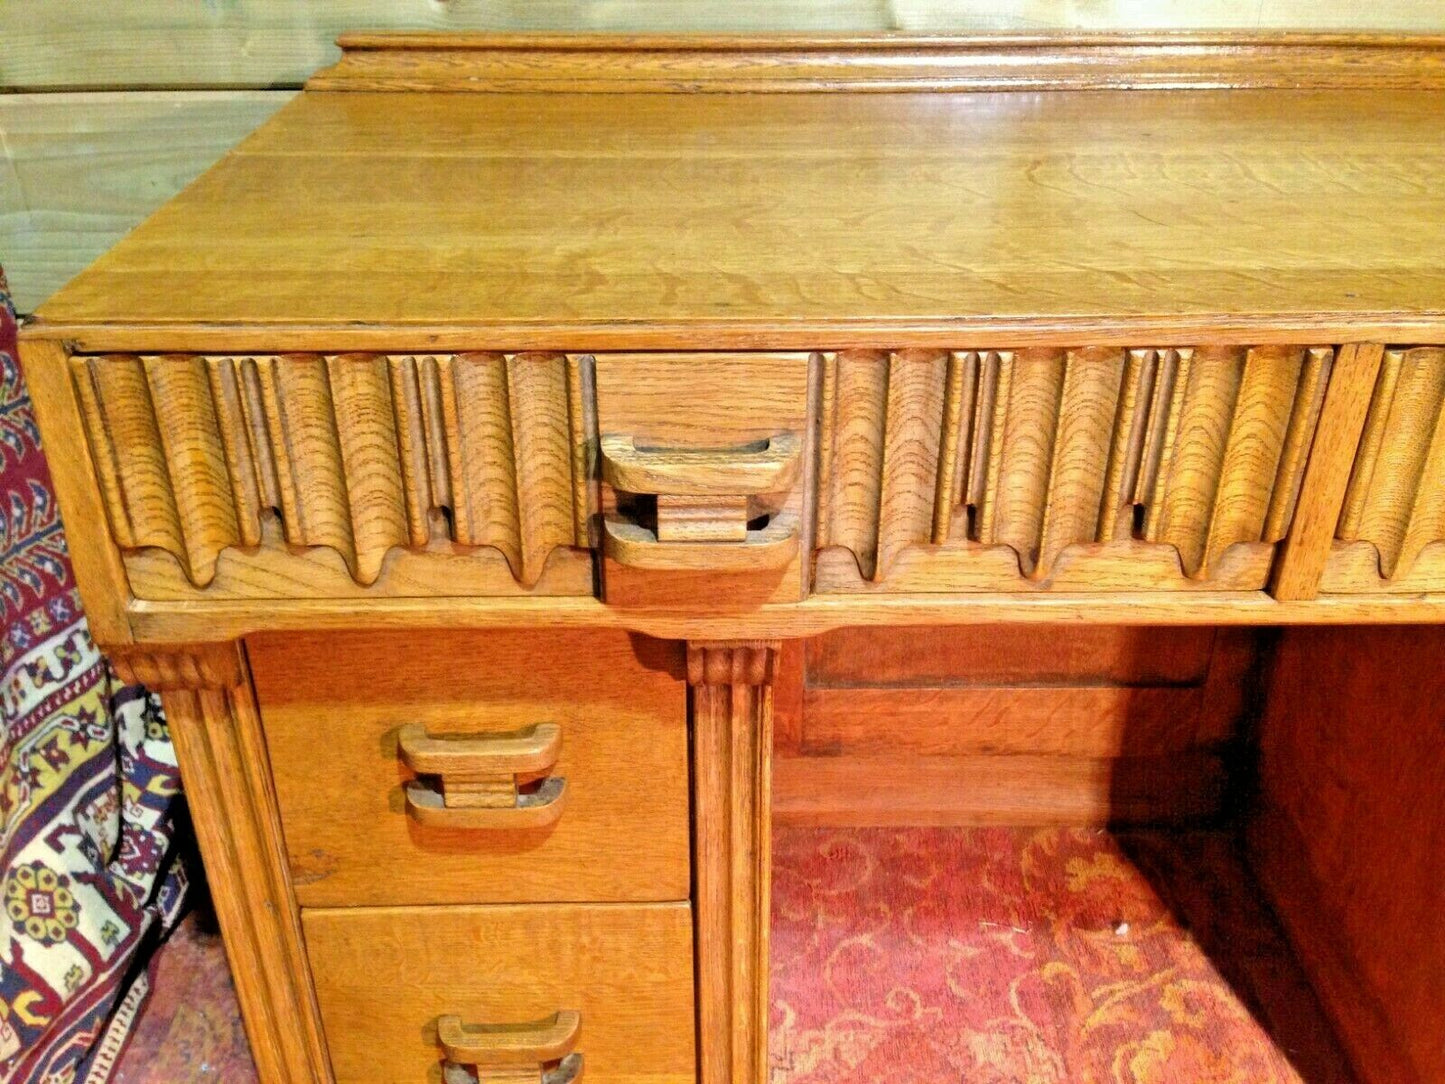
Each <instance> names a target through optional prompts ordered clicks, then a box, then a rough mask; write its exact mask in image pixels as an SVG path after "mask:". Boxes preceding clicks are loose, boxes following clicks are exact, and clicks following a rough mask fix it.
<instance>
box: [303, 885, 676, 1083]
mask: <svg viewBox="0 0 1445 1084" xmlns="http://www.w3.org/2000/svg"><path fill="white" fill-rule="evenodd" d="M302 921H303V924H304V926H305V930H306V946H307V951H308V953H309V954H310V958H311V965H312V968H313V969H314V971H315V974H316V982H317V999H318V1001H319V1002H320V1005H321V1014H322V1018H323V1019H324V1021H325V1023H326V1038H327V1043H328V1045H329V1046H330V1048H331V1055H332V1060H333V1063H334V1065H335V1070H336V1082H337V1084H374V1082H376V1081H387V1082H392V1081H395V1082H397V1084H402V1082H411V1081H418V1082H420V1081H428V1080H432V1081H437V1080H440V1079H441V1074H440V1069H441V1060H442V1049H441V1045H440V1042H439V1036H438V1034H437V1021H438V1019H439V1018H440V1017H443V1016H453V1015H455V1016H460V1017H461V1018H462V1020H463V1021H464V1022H465V1023H468V1024H522V1023H529V1022H532V1021H536V1020H540V1019H543V1018H546V1017H549V1016H551V1015H552V1014H554V1013H556V1012H558V1011H559V1010H570V1011H574V1012H577V1013H579V1014H580V1015H581V1017H582V1030H581V1034H580V1035H579V1036H578V1041H577V1052H578V1053H579V1054H581V1055H582V1056H583V1058H584V1059H585V1065H586V1074H585V1076H584V1077H583V1080H584V1081H604V1082H606V1084H692V1082H693V1081H695V1080H696V1076H697V1056H696V1053H695V1051H696V1043H695V1040H694V1035H693V1019H694V1018H693V966H692V913H691V909H690V908H689V907H688V905H687V904H686V903H665V904H626V905H621V904H611V905H609V904H529V905H515V906H492V907H416V908H354V909H340V910H332V909H324V908H323V909H315V910H311V909H308V910H307V911H305V912H304V913H303V915H302ZM536 1078H537V1074H536V1073H535V1071H534V1073H533V1079H536ZM482 1079H484V1080H491V1079H492V1077H491V1076H490V1075H488V1074H487V1073H485V1072H484V1073H483V1076H482Z"/></svg>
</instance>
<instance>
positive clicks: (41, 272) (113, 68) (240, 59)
mask: <svg viewBox="0 0 1445 1084" xmlns="http://www.w3.org/2000/svg"><path fill="white" fill-rule="evenodd" d="M1004 8H1006V9H1007V10H1006V11H1003V10H1001V9H1004ZM1131 27H1133V28H1151V29H1158V28H1171V27H1174V28H1220V27H1238V28H1246V29H1250V28H1260V27H1271V28H1272V27H1296V28H1313V29H1333V28H1341V29H1391V30H1402V31H1406V30H1414V31H1427V30H1439V29H1445V4H1441V3H1440V2H1439V0H1377V2H1376V3H1373V4H1368V5H1367V4H1360V3H1358V2H1357V0H1020V2H1018V3H1015V4H1011V5H1001V4H999V3H997V0H728V2H727V3H717V2H716V0H308V2H306V3H297V2H296V0H208V2H205V3H202V2H200V0H125V3H123V4H107V3H95V2H94V0H11V2H8V3H6V2H0V42H3V43H4V44H3V49H0V151H3V161H0V265H3V266H5V267H6V269H7V271H8V272H9V275H10V279H11V285H12V287H13V289H14V291H15V298H16V302H17V304H18V305H19V307H20V309H21V310H22V311H29V310H31V309H33V308H35V307H36V306H37V305H39V304H40V302H42V301H43V300H44V299H45V298H46V297H48V296H49V295H50V294H51V293H52V292H54V290H55V289H56V288H57V287H59V286H60V285H61V284H62V283H63V282H65V280H66V279H68V278H69V277H70V276H72V275H74V274H75V273H76V272H77V271H79V270H80V269H81V268H82V267H84V266H85V265H86V264H87V263H89V262H90V261H91V260H93V259H94V258H95V257H96V256H98V255H100V253H102V252H104V251H105V249H106V248H108V247H109V246H110V245H111V244H113V243H114V242H115V241H116V240H117V239H118V238H119V237H120V236H121V235H122V234H124V233H125V232H126V231H127V230H129V229H130V228H131V227H132V226H133V225H135V224H136V223H137V222H139V221H140V220H141V219H142V218H144V217H145V216H146V215H147V214H149V213H150V212H151V211H152V210H154V209H155V208H156V207H158V206H159V205H160V204H161V203H163V202H165V200H166V199H168V198H169V197H170V196H171V195H173V194H174V193H175V192H177V191H179V189H180V188H181V187H182V186H183V185H185V184H186V183H187V182H189V181H190V180H191V179H193V178H194V177H195V176H197V175H198V174H199V173H200V172H201V171H202V170H204V169H205V168H206V167H207V166H208V165H209V164H210V163H211V162H213V161H215V160H216V158H218V157H219V156H220V155H221V154H222V153H224V151H225V150H226V149H227V148H228V147H231V146H233V145H234V144H235V143H237V142H238V141H239V140H240V139H241V138H242V137H243V136H244V135H245V134H246V133H247V132H249V131H250V130H251V129H253V128H254V127H256V125H258V124H260V123H261V121H263V120H264V119H265V118H266V117H268V116H270V115H271V113H273V112H274V111H275V110H276V109H278V108H279V107H280V106H281V105H282V104H283V103H284V102H285V101H286V100H287V98H288V97H289V96H290V95H291V94H293V93H294V92H295V90H296V88H298V87H299V86H300V85H301V82H302V81H303V80H304V79H305V78H306V76H307V75H309V74H310V73H311V72H313V71H315V70H316V69H317V68H319V67H321V66H323V65H325V64H327V63H330V62H331V61H332V60H333V59H335V56H336V51H335V48H334V46H333V45H332V42H333V40H334V39H335V37H336V35H337V34H338V33H340V32H341V31H343V30H350V29H363V28H411V29H430V30H445V29H493V30H588V31H605V30H689V31H709V30H713V31H719V30H732V31H736V30H766V29H773V30H859V31H861V30H887V29H904V30H979V29H1004V30H1009V29H1014V30H1017V29H1038V28H1072V29H1118V28H1131Z"/></svg>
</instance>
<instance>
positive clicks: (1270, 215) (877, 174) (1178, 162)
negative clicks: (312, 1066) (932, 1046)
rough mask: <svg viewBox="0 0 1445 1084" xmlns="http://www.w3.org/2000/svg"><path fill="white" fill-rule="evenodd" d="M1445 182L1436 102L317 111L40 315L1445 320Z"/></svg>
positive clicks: (1019, 94) (1259, 96)
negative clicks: (1442, 315) (1387, 316)
mask: <svg viewBox="0 0 1445 1084" xmlns="http://www.w3.org/2000/svg"><path fill="white" fill-rule="evenodd" d="M1442 178H1445V92H1442V91H1440V90H1435V89H1415V90H1409V89H1395V90H1389V89H1386V90H1380V89H1372V90H1362V89H1316V90H1240V89H1232V90H1146V91H1138V90H1054V91H1018V90H1015V91H1007V92H982V93H977V92H975V93H941V92H907V93H889V94H865V93H846V92H840V93H801V94H800V93H788V94H784V93H732V94H683V93H668V94H657V93H651V94H638V93H607V94H599V93H590V94H589V93H556V92H550V93H441V92H423V93H403V92H364V91H348V92H340V91H326V90H310V91H307V92H306V93H303V94H302V95H301V96H300V97H299V98H298V99H297V100H296V101H295V102H293V103H291V104H290V105H289V106H288V107H286V108H285V109H283V110H282V111H281V113H279V114H278V115H277V116H276V117H275V118H273V119H272V120H271V121H270V122H269V123H267V124H266V125H265V126H264V127H263V128H262V129H261V130H259V131H258V132H256V133H255V134H254V135H253V136H251V137H250V138H249V139H248V140H247V141H246V142H245V143H244V144H242V145H241V146H240V147H239V148H237V149H236V150H235V151H233V152H232V153H231V154H229V155H227V156H226V157H225V158H224V159H223V160H222V161H221V162H220V163H219V164H218V165H217V166H215V167H214V168H213V169H212V170H211V171H210V172H209V173H207V174H206V175H205V176H203V177H202V178H201V179H200V180H199V181H198V182H196V183H195V184H194V185H192V186H191V187H190V188H189V189H188V190H186V191H185V192H184V193H183V194H182V195H181V196H179V197H178V198H177V199H175V200H174V201H172V202H171V203H170V204H168V205H167V206H166V207H165V208H163V209H162V210H161V211H160V212H159V213H158V214H156V215H155V216H154V217H153V218H151V219H150V220H149V221H147V222H146V223H145V224H143V225H142V226H141V227H139V228H138V229H137V230H135V231H134V232H133V233H132V234H131V235H130V236H129V237H127V238H126V239H125V240H124V241H122V242H121V243H120V244H119V245H117V246H116V247H115V248H114V249H113V250H112V251H111V252H110V253H109V254H108V255H106V256H105V257H104V258H102V259H101V260H100V261H99V262H98V263H97V264H95V265H94V266H93V267H92V268H91V269H90V270H88V271H86V272H85V273H83V274H82V275H81V276H80V277H79V278H78V279H76V280H75V281H74V282H73V283H72V284H71V285H70V286H68V287H67V288H65V289H64V290H62V291H61V292H60V293H59V294H58V295H57V296H56V297H55V298H54V299H53V300H52V301H51V302H50V303H49V304H48V305H46V306H45V307H44V308H43V309H42V310H41V313H42V317H43V319H44V320H45V321H48V322H49V323H51V324H53V325H87V324H129V325H177V324H186V325H231V326H238V325H243V326H251V327H260V328H264V327H267V326H273V325H285V326H288V327H293V328H294V327H312V328H318V327H319V328H322V329H324V328H327V327H337V326H342V327H348V328H353V329H354V328H357V327H398V328H427V327H434V328H457V327H466V328H476V329H480V330H491V331H494V332H495V333H496V334H497V335H498V336H501V337H505V335H506V334H507V333H508V332H509V331H511V330H516V329H532V330H533V331H535V330H536V329H544V330H545V329H549V328H553V329H563V330H566V329H573V330H576V329H579V328H585V327H606V328H614V329H615V328H628V327H638V326H653V327H671V328H679V329H683V331H685V332H691V333H693V334H697V333H702V332H707V331H709V330H723V331H729V332H732V333H735V334H736V335H747V334H751V333H754V332H756V333H757V335H758V338H757V340H756V341H757V342H758V343H760V344H761V343H765V342H766V341H767V338H768V333H769V332H770V331H774V330H776V329H779V328H792V329H795V330H796V329H806V330H810V331H811V330H818V331H819V332H820V333H822V334H824V335H825V338H826V333H827V332H828V331H829V330H830V329H831V330H836V329H840V328H853V329H862V330H882V331H889V332H901V333H906V332H907V331H909V330H910V329H919V328H932V329H934V330H935V331H936V330H940V329H942V330H947V329H949V328H964V329H967V328H970V327H971V328H974V329H977V328H979V327H981V326H984V325H999V326H1004V325H1008V326H1027V325H1038V326H1045V325H1050V324H1059V323H1068V322H1069V321H1075V322H1077V323H1079V324H1080V325H1081V326H1088V324H1089V322H1091V321H1104V320H1116V321H1117V320H1122V321H1124V322H1126V323H1128V322H1131V321H1132V322H1135V323H1137V324H1139V325H1144V324H1149V323H1152V324H1154V325H1155V326H1158V327H1161V328H1167V327H1170V326H1174V325H1179V324H1182V325H1188V326H1198V327H1207V326H1208V325H1209V323H1210V321H1218V322H1220V323H1221V324H1224V323H1227V322H1228V321H1229V320H1230V319H1231V318H1232V317H1235V316H1237V315H1238V314H1241V313H1249V314H1252V315H1253V316H1255V317H1257V318H1258V319H1262V320H1277V321H1280V322H1281V323H1284V324H1289V325H1293V326H1296V327H1300V328H1307V327H1309V326H1311V324H1312V322H1315V321H1323V323H1325V324H1328V322H1329V319H1328V318H1334V319H1335V320H1336V322H1337V323H1338V322H1340V321H1349V320H1353V319H1359V320H1364V321H1368V320H1370V319H1372V318H1375V317H1378V316H1380V315H1381V314H1394V315H1398V316H1402V317H1405V318H1425V319H1433V318H1435V317H1438V316H1439V314H1440V313H1441V311H1442V310H1445V260H1442V258H1441V254H1442V253H1445V183H1442ZM564 337H565V336H564ZM684 337H685V336H684ZM817 345H819V346H825V345H828V344H827V342H826V341H823V342H819V343H818V344H817Z"/></svg>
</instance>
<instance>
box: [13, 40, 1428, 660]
mask: <svg viewBox="0 0 1445 1084" xmlns="http://www.w3.org/2000/svg"><path fill="white" fill-rule="evenodd" d="M344 44H345V45H346V50H345V53H344V55H343V59H342V61H341V62H340V63H339V64H338V65H336V66H335V67H334V68H332V69H329V70H328V71H326V72H323V73H320V74H319V75H318V76H317V77H316V78H315V79H313V80H312V82H311V83H310V84H309V87H308V90H307V91H306V92H305V93H304V94H303V95H301V97H300V98H299V99H298V100H297V101H295V102H293V103H292V104H291V105H290V106H288V107H287V108H286V109H284V110H283V111H282V112H281V113H279V114H278V115H277V116H276V117H274V118H273V119H272V120H271V121H270V122H269V123H268V124H267V125H266V126H264V127H263V128H262V129H261V130H259V131H258V132H257V133H255V134H254V135H253V136H252V137H251V138H250V139H249V140H248V141H247V142H246V143H245V144H244V145H243V146H241V147H240V148H238V149H237V150H236V151H234V152H233V153H232V154H230V155H228V156H227V157H226V158H225V159H224V160H223V161H222V162H221V163H220V164H218V165H217V167H216V168H215V169H213V170H212V171H211V172H210V173H208V174H207V175H206V176H205V177H203V178H202V179H201V180H200V181H198V182H197V183H196V184H195V185H194V186H193V187H192V188H190V189H189V190H188V191H187V192H185V193H184V194H183V195H181V196H180V197H179V198H178V199H176V200H175V201H173V202H172V203H171V204H169V205H167V207H165V208H164V209H163V210H162V211H161V212H160V213H158V214H157V215H156V216H155V217H154V218H152V219H151V220H150V221H149V222H147V223H146V224H144V225H143V226H141V227H140V228H139V229H138V230H137V231H136V232H135V233H134V234H132V235H131V236H130V237H129V238H128V239H126V240H125V241H124V242H122V243H121V244H120V245H119V246H117V247H116V248H115V249H114V250H113V251H112V252H111V253H110V254H109V255H107V256H106V257H104V258H103V259H102V260H100V261H99V262H98V263H97V264H96V265H94V267H92V268H91V269H90V270H89V271H87V272H86V273H85V274H83V275H82V276H80V278H78V279H77V280H76V281H75V282H74V283H73V284H72V285H71V286H70V287H68V288H67V289H65V290H64V291H62V292H61V293H60V294H59V295H58V296H57V297H56V298H55V299H54V300H53V301H52V302H51V303H50V304H49V305H47V306H46V307H45V308H44V309H43V310H42V314H41V318H40V319H39V320H38V321H37V322H36V323H34V324H33V325H31V326H29V327H27V328H26V329H24V332H23V334H22V349H23V354H24V361H25V366H26V372H27V379H28V380H29V383H30V387H31V390H32V393H33V395H34V398H35V403H36V409H37V413H38V416H39V418H40V424H41V425H42V427H43V428H44V430H45V432H46V439H47V441H49V442H50V443H51V445H52V446H53V447H67V446H68V447H72V448H81V447H86V448H88V449H89V450H90V452H91V455H90V456H89V457H86V456H79V455H76V456H70V457H60V456H58V457H55V458H54V461H53V464H52V465H53V468H54V470H55V476H56V486H57V490H58V492H59V494H60V501H61V504H62V507H63V508H64V510H65V515H66V517H67V520H68V521H69V522H70V523H71V524H72V525H83V526H80V527H77V528H76V529H75V530H73V531H72V533H71V543H72V549H73V552H74V554H75V563H76V568H77V573H78V579H79V581H80V584H81V589H82V591H83V593H84V595H85V600H86V605H87V608H88V610H89V612H90V615H91V620H92V625H93V627H94V628H95V629H96V630H97V638H98V639H99V640H101V641H102V642H105V643H107V644H124V643H156V642H171V643H185V642H190V641H197V640H210V639H215V638H224V637H227V636H241V635H249V634H250V633H252V632H254V631H256V630H258V629H320V628H334V627H352V626H365V627H376V626H379V625H389V626H396V627H405V628H420V627H438V626H446V627H464V626H476V627H496V626H512V625H527V624H539V625H548V626H557V625H579V626H588V627H592V626H605V627H618V628H627V629H629V630H635V631H642V632H646V633H649V634H653V635H659V636H684V637H698V636H704V635H705V636H709V637H721V638H738V637H746V638H758V637H762V638H772V637H777V636H781V635H802V634H806V633H810V632H815V631H818V630H820V629H825V628H831V627H837V626H843V625H866V624H885V625H886V624H898V625H901V624H910V623H911V624H932V623H955V624H957V623H967V622H971V621H980V622H990V623H993V622H1002V621H1036V622H1051V623H1057V622H1060V621H1075V620H1078V621H1093V622H1115V623H1117V622H1125V623H1136V624H1137V623H1158V624H1170V623H1184V624H1199V623H1209V622H1248V623H1259V624H1282V623H1291V622H1340V621H1361V622H1375V621H1417V622H1418V621H1439V620H1441V618H1442V616H1445V501H1442V499H1441V496H1440V495H1441V494H1442V493H1445V485H1442V482H1441V479H1442V477H1445V427H1442V424H1441V421H1440V419H1441V417H1442V411H1445V349H1441V348H1439V347H1438V346H1437V345H1436V344H1445V260H1442V259H1441V255H1442V253H1445V187H1442V185H1441V183H1440V179H1441V178H1442V177H1445V38H1431V39H1398V38H1395V39H1385V38H1367V37H1366V38H1361V37H1341V36H1324V37H1306V38H1292V37H1283V38H1281V37H1268V36H1256V37H1250V36H1248V35H1244V36H1238V35H1236V36H1209V35H1184V36H1178V35H1165V36H1162V37H1161V36H1149V35H1140V36H1130V37H1128V38H1127V39H1121V38H1118V37H1113V38H1107V37H1088V36H1085V37H1055V38H1040V39H1015V38H1007V37H995V38H982V39H958V40H955V39H915V38H881V39H872V38H867V39H838V38H834V39H786V38H781V39H780V38H772V37H768V38H760V39H751V40H750V39H735V38H713V39H686V40H683V39H667V38H650V39H639V40H631V39H612V38H605V37H604V38H587V39H570V38H561V39H558V38H548V39H527V38H520V39H519V38H501V39H498V38H493V37H479V38H472V37H468V36H465V35H461V36H456V35H453V36H439V37H429V38H427V37H423V38H414V37H411V36H406V35H403V36H400V37H398V38H393V39H387V40H385V41H382V40H380V39H375V38H359V39H354V40H350V41H347V42H344ZM1035 347H1038V349H1035ZM915 348H918V349H915ZM97 355H101V356H97ZM157 355H161V356H157ZM659 434H661V435H659ZM604 438H605V439H604ZM763 442H765V443H763ZM761 449H766V455H767V456H771V457H773V458H772V459H771V460H769V459H766V457H765V458H764V459H762V460H760V459H758V458H757V454H758V452H759V451H760V450H761ZM760 476H761V477H762V478H763V480H761V481H760V480H759V478H760ZM769 478H771V479H772V481H768V480H767V479H769ZM719 479H721V481H720V480H719ZM719 487H721V488H719Z"/></svg>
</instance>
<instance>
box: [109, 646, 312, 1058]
mask: <svg viewBox="0 0 1445 1084" xmlns="http://www.w3.org/2000/svg"><path fill="white" fill-rule="evenodd" d="M121 671H122V673H126V674H129V675H130V676H132V677H135V678H144V679H147V680H155V681H156V682H157V684H158V686H159V687H160V688H161V689H162V690H163V692H162V694H161V699H162V701H163V702H164V704H165V709H166V718H167V721H168V722H169V724H170V732H171V738H172V740H173V741H174V742H175V746H176V756H177V758H178V760H179V763H180V767H181V777H182V780H183V781H184V783H185V786H186V797H187V802H188V805H189V808H190V813H191V819H192V821H193V823H194V824H195V829H196V836H197V838H198V840H199V842H200V845H201V853H202V856H203V858H204V859H205V864H206V879H207V881H208V882H209V884H210V886H211V898H212V900H213V901H214V904H215V908H216V916H217V918H218V919H219V920H220V924H221V931H222V933H223V934H224V935H225V943H226V953H227V956H228V957H229V959H230V963H231V974H232V977H233V979H234V981H235V984H236V995H237V999H238V1000H239V1002H240V1005H241V1014H242V1018H243V1019H244V1021H245V1024H246V1034H247V1036H248V1037H249V1038H250V1041H251V1051H252V1055H253V1057H254V1058H255V1062H256V1072H257V1075H258V1077H259V1078H260V1080H261V1081H262V1084H312V1082H314V1084H330V1081H331V1079H332V1077H331V1069H330V1064H329V1061H328V1059H327V1052H326V1046H325V1043H324V1041H323V1039H322V1036H321V1021H320V1018H319V1017H318V1014H317V1010H316V1003H315V1000H314V995H313V993H312V987H311V971H310V967H309V965H308V963H307V960H306V957H305V954H304V950H303V946H302V940H301V927H300V923H299V920H298V916H297V910H296V902H295V897H294V896H293V894H292V887H291V877H290V872H289V870H288V868H287V863H286V858H285V845H284V843H283V842H282V837H281V822H280V819H279V816H278V813H277V808H276V797H275V792H274V790H273V788H272V782H271V775H270V765H269V761H268V758H267V755H266V746H265V743H264V740H263V738H262V735H261V719H260V716H259V714H258V712H257V709H256V701H255V697H254V695H253V693H252V691H251V687H250V684H249V674H248V673H247V669H246V666H245V661H244V659H243V658H242V657H241V655H240V645H238V644H211V645H198V646H192V647H191V648H188V649H184V650H182V651H179V652H177V653H176V654H175V655H167V654H166V653H164V652H161V651H154V652H150V653H147V654H145V655H132V656H129V657H128V658H126V659H125V660H124V661H123V662H122V664H121Z"/></svg>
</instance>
